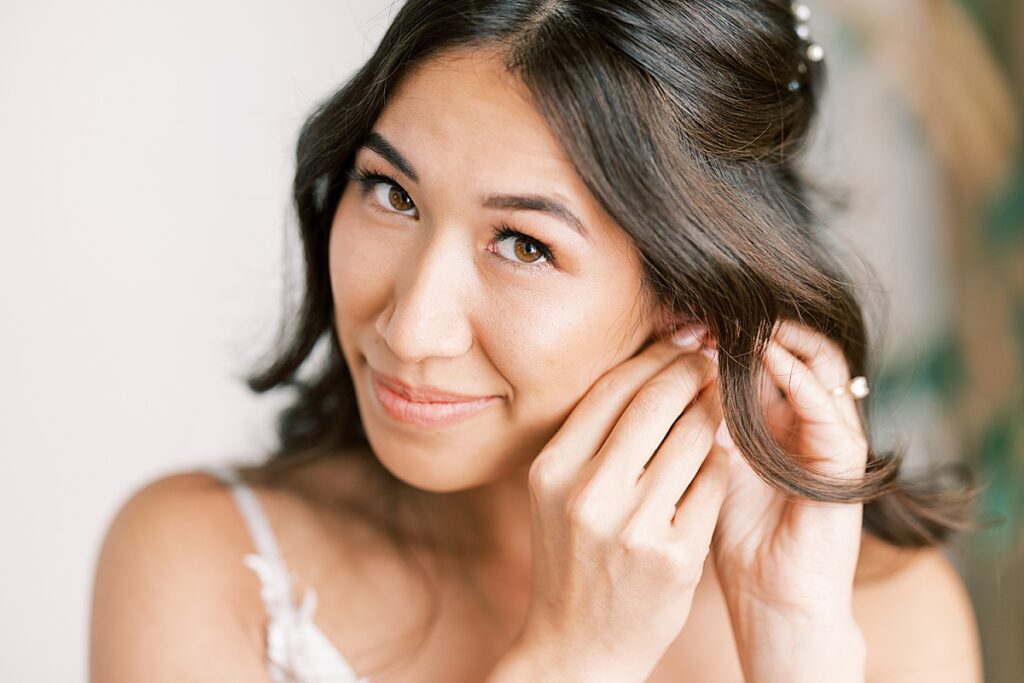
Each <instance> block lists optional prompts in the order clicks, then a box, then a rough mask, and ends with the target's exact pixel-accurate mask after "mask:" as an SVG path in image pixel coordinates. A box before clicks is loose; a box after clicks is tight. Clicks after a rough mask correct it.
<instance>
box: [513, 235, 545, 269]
mask: <svg viewBox="0 0 1024 683" xmlns="http://www.w3.org/2000/svg"><path fill="white" fill-rule="evenodd" d="M512 250H513V251H514V252H515V255H516V258H518V259H520V260H522V261H524V262H526V263H533V262H534V261H537V260H538V259H540V258H541V257H542V256H544V255H543V254H541V253H540V249H538V248H537V245H536V244H534V243H533V242H528V241H526V240H523V239H522V238H516V242H515V246H514V247H512Z"/></svg>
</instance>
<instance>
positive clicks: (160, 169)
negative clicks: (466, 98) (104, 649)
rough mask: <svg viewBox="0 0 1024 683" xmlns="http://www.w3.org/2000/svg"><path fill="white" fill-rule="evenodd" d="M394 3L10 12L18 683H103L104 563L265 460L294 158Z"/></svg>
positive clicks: (4, 93)
mask: <svg viewBox="0 0 1024 683" xmlns="http://www.w3.org/2000/svg"><path fill="white" fill-rule="evenodd" d="M392 5H397V3H393V2H391V1H390V0H330V1H328V0H289V1H288V2H285V1H284V0H262V1H260V2H243V1H242V0H216V1H214V2H201V1H199V0H176V1H175V2H154V1H152V0H142V1H140V0H98V1H96V0H94V1H92V2H57V1H54V0H0V477H2V482H3V483H2V487H3V488H2V491H3V495H2V496H0V534H2V537H0V541H2V544H3V545H2V548H3V551H2V554H3V559H2V560H0V603H2V607H0V643H2V645H0V652H2V654H0V680H3V681H19V682H21V683H34V682H40V683H42V682H47V683H53V682H55V681H61V682H62V683H63V682H68V683H71V682H73V681H84V680H85V676H86V673H85V672H86V654H87V649H86V646H87V625H88V613H89V599H90V596H89V591H90V587H91V580H92V571H93V564H94V562H95V559H96V553H97V551H98V546H99V541H100V539H101V537H102V534H103V532H104V530H105V528H106V525H107V524H108V523H109V521H110V518H111V516H112V515H113V513H114V512H115V510H116V509H117V507H118V506H119V505H120V504H121V502H123V500H124V498H125V497H126V496H127V495H128V494H129V493H130V492H131V491H132V490H134V489H135V488H137V487H138V486H140V485H141V484H142V483H144V482H145V481H147V480H150V479H152V478H154V477H157V476H159V475H161V474H163V473H165V472H168V471H171V470H178V469H182V468H188V467H192V466H194V465H197V464H200V463H203V462H210V461H217V460H220V459H223V458H227V457H232V456H235V455H238V454H246V453H250V452H253V451H254V450H255V449H257V448H259V447H260V446H261V444H264V443H266V442H268V440H269V439H270V437H271V434H272V432H271V430H270V427H271V418H272V413H273V407H274V405H273V404H279V403H280V400H279V398H271V399H270V400H269V401H268V400H263V401H258V400H257V399H256V398H255V397H253V396H252V395H251V394H250V392H249V391H248V389H246V388H245V386H244V385H243V383H242V382H241V381H240V379H239V378H240V377H241V375H242V374H243V373H244V372H245V371H246V369H247V367H248V366H247V363H248V362H249V361H251V360H254V359H255V358H256V356H257V354H259V353H260V352H262V351H263V350H264V349H265V348H266V345H267V344H268V343H269V342H270V341H271V340H272V338H273V335H274V332H275V330H276V325H277V323H278V316H279V313H280V300H281V296H282V277H283V259H284V257H285V252H284V248H285V244H286V243H285V238H284V235H285V231H286V229H291V230H293V229H294V223H293V221H292V218H291V215H290V207H289V203H288V202H289V197H288V189H289V188H288V186H289V182H290V179H291V172H292V168H293V165H292V148H293V143H294V140H295V137H296V135H297V132H298V128H299V125H300V124H301V122H302V120H303V118H304V116H305V114H306V113H308V111H309V110H310V109H311V107H312V106H313V104H314V102H315V101H316V100H318V99H320V98H321V97H323V96H325V95H326V94H327V93H328V92H329V91H330V90H332V89H333V88H334V87H335V86H336V85H337V84H339V83H340V82H341V81H342V80H344V79H345V78H346V77H347V76H348V75H349V74H350V73H351V72H352V71H353V70H354V69H355V68H356V67H357V66H358V65H359V64H360V63H361V62H362V61H363V60H364V59H365V58H366V57H367V56H369V54H370V52H371V50H372V48H373V47H374V46H375V45H376V44H377V42H378V41H379V40H380V37H381V36H382V35H383V32H384V29H385V28H386V26H387V24H388V23H389V21H390V18H391V17H392V16H393V14H394V11H395V9H389V7H391V6H392Z"/></svg>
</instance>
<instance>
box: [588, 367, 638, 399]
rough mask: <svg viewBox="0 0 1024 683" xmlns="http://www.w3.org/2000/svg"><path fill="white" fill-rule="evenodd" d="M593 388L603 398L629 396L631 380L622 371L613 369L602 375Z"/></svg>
mask: <svg viewBox="0 0 1024 683" xmlns="http://www.w3.org/2000/svg"><path fill="white" fill-rule="evenodd" d="M592 390H593V391H594V393H596V394H598V395H599V396H600V397H602V398H608V399H613V398H616V397H622V396H628V395H629V392H630V382H629V380H628V379H627V378H626V377H625V376H624V375H623V374H622V373H621V372H615V371H612V372H608V373H605V374H604V375H601V377H599V378H598V379H597V381H596V382H594V386H593V389H592Z"/></svg>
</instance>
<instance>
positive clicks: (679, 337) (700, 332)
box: [672, 325, 708, 350]
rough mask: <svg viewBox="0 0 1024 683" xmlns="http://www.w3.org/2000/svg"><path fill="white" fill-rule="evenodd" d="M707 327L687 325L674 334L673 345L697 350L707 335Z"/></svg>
mask: <svg viewBox="0 0 1024 683" xmlns="http://www.w3.org/2000/svg"><path fill="white" fill-rule="evenodd" d="M707 331H708V329H707V327H705V326H704V325H686V326H684V327H680V328H679V329H677V330H676V331H675V332H673V333H672V343H673V344H675V345H676V346H678V347H680V348H684V349H688V350H695V349H696V348H697V347H698V346H700V344H701V341H702V340H703V338H704V335H705V334H707Z"/></svg>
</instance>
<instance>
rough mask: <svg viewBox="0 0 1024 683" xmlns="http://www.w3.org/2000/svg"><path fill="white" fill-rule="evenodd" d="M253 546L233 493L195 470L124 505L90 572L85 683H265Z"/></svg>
mask: <svg viewBox="0 0 1024 683" xmlns="http://www.w3.org/2000/svg"><path fill="white" fill-rule="evenodd" d="M246 552H251V542H250V540H249V537H248V533H247V531H246V529H245V527H244V523H243V521H242V519H241V517H240V515H239V513H238V510H237V507H236V505H235V503H234V500H233V499H232V496H231V493H230V491H229V490H228V489H227V488H226V487H225V486H224V485H223V484H221V483H220V482H219V481H218V480H217V479H216V478H214V477H212V476H210V475H208V474H206V473H203V472H199V471H189V472H179V473H175V474H171V475H167V476H164V477H161V478H159V479H156V480H154V481H151V482H149V483H147V484H145V485H144V486H142V487H141V488H139V489H138V490H136V491H134V492H133V493H132V494H131V495H130V496H129V497H128V498H127V500H126V501H125V502H123V503H122V504H121V506H120V508H119V509H118V511H117V513H116V514H115V516H114V518H113V520H112V522H111V523H110V525H109V527H108V528H107V531H106V535H105V537H104V539H103V543H102V545H101V548H100V553H99V558H98V560H97V563H96V568H95V575H94V582H93V595H92V614H91V625H90V648H89V652H90V680H91V681H92V683H119V682H120V681H137V680H148V681H154V682H157V683H159V682H160V681H165V680H166V681H172V680H173V681H179V682H181V681H186V682H187V681H210V680H251V681H260V680H268V679H267V677H266V676H267V675H266V673H265V670H264V668H263V662H262V654H261V634H260V632H259V624H260V623H261V622H260V617H259V611H260V610H261V609H262V605H261V604H260V603H259V598H258V596H259V585H258V578H257V577H256V576H255V575H254V574H253V573H252V571H251V570H249V569H248V568H247V567H246V566H245V565H244V564H243V562H242V557H243V555H244V554H245V553H246Z"/></svg>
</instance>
